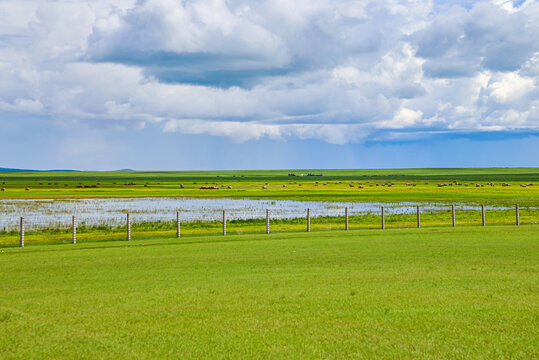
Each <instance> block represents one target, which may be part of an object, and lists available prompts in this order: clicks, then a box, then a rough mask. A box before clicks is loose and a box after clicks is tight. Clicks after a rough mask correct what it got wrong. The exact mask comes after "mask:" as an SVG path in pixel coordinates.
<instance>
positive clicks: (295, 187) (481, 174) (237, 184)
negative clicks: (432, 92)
mask: <svg viewBox="0 0 539 360" xmlns="http://www.w3.org/2000/svg"><path fill="white" fill-rule="evenodd" d="M309 172H310V173H315V174H319V173H322V174H323V175H324V176H321V177H318V176H312V177H308V176H303V177H301V176H294V177H289V176H287V174H288V173H295V174H301V173H303V174H307V173H309ZM490 181H492V182H494V183H495V186H494V187H490V186H486V187H480V188H476V187H475V186H474V185H473V184H471V183H472V182H473V183H481V184H483V185H485V184H486V183H487V182H490ZM317 182H318V184H317ZM389 182H390V183H392V184H393V185H392V186H391V187H384V186H382V184H384V183H389ZM453 182H459V183H462V184H464V183H467V184H468V185H469V186H468V187H464V186H463V185H462V186H456V185H455V184H453ZM504 182H505V183H511V184H512V185H513V186H508V187H502V183H504ZM535 182H539V168H463V169H380V170H376V169H367V170H246V171H240V170H237V171H170V172H145V171H133V172H64V173H62V172H27V173H0V187H2V188H5V190H4V191H0V199H71V198H100V197H103V198H110V197H202V198H253V199H292V200H294V199H297V200H320V201H382V202H402V201H407V202H425V201H430V202H433V201H439V202H453V201H454V202H478V203H503V204H511V203H517V202H518V203H522V205H531V204H537V203H538V202H539V184H534V185H533V186H528V187H521V186H520V185H523V184H529V183H535ZM266 183H268V184H266ZM359 183H361V184H362V185H363V186H364V188H363V189H359V188H358V185H359ZM412 183H413V185H415V186H407V185H406V184H412ZM437 183H444V184H448V186H446V187H437ZM300 184H301V186H300ZM323 184H326V185H323ZM349 184H353V185H354V186H353V187H349ZM375 184H378V186H374V185H375ZM449 184H452V186H449ZM181 185H183V186H184V187H183V188H181ZM222 185H225V186H224V187H222ZM283 185H286V187H283ZM369 185H373V187H370V186H369ZM77 186H79V187H77ZM201 186H217V187H219V189H215V190H201V189H200V187H201ZM228 186H231V187H232V188H231V189H229V188H228ZM263 186H267V189H263V188H262V187H263ZM26 189H28V190H26Z"/></svg>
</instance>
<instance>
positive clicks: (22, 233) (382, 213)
mask: <svg viewBox="0 0 539 360" xmlns="http://www.w3.org/2000/svg"><path fill="white" fill-rule="evenodd" d="M486 219H487V218H486V210H485V206H484V205H481V225H482V226H486ZM221 222H222V235H223V236H226V235H227V213H226V210H222V220H221ZM514 223H515V224H516V225H517V226H518V225H520V208H519V205H518V204H517V205H515V222H514ZM19 225H20V226H19V234H20V242H19V246H20V247H24V245H25V218H24V217H20V224H19ZM265 225H266V231H265V232H266V234H269V233H270V210H269V209H266V217H265ZM306 225H307V226H306V231H307V232H310V231H311V209H309V208H308V209H306ZM349 225H350V220H349V212H348V208H345V209H344V223H343V228H342V229H343V230H345V231H347V230H349V228H350V227H349ZM415 225H416V226H417V228H421V207H420V206H419V205H417V206H416V224H415ZM379 226H380V228H381V229H385V228H386V214H385V208H384V206H382V207H381V208H380V225H379ZM451 226H452V227H456V226H457V221H456V209H455V205H451ZM71 228H72V229H71V230H72V239H71V242H72V243H73V244H76V243H77V218H76V216H73V217H72V224H71ZM131 236H132V232H131V214H130V213H127V214H126V240H127V241H130V240H131ZM176 237H177V238H180V237H181V217H180V211H177V212H176Z"/></svg>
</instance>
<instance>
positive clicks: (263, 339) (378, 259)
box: [0, 226, 539, 359]
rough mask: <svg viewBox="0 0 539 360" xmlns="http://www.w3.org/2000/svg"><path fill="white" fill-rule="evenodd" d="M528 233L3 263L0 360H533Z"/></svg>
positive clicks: (121, 249) (335, 236) (192, 241)
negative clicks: (80, 359) (204, 359)
mask: <svg viewBox="0 0 539 360" xmlns="http://www.w3.org/2000/svg"><path fill="white" fill-rule="evenodd" d="M538 258H539V241H538V237H537V228H536V227H533V226H526V227H519V228H517V227H515V226H492V227H486V228H482V227H468V228H456V229H452V228H431V229H391V230H386V231H382V230H372V231H349V232H342V231H341V232H322V231H319V232H314V233H310V234H307V233H302V234H299V233H297V234H270V235H269V236H268V235H234V236H227V237H226V238H223V237H204V236H198V237H192V238H186V239H173V238H168V239H167V238H140V239H138V240H135V241H131V242H129V243H128V242H125V241H118V242H108V243H87V244H77V245H58V246H32V247H27V248H23V249H18V248H7V249H4V250H3V252H2V253H0V284H2V285H1V289H2V291H0V333H1V334H2V335H1V336H0V358H2V359H28V358H35V359H39V358H47V359H49V358H57V359H61V358H65V359H68V358H69V359H72V358H82V359H96V358H101V359H106V358H111V359H112V358H114V359H119V358H140V359H154V358H183V359H200V358H215V359H217V358H219V359H222V358H243V359H245V358H257V359H258V358H260V359H269V358H279V359H299V358H302V359H321V358H335V359H336V358H339V359H344V358H368V359H387V358H402V359H442V358H444V359H472V358H473V359H537V358H538V357H539V347H538V343H539V338H538V331H539V321H538V313H539V312H538V311H539V306H538V304H539V296H538V294H539V292H538V290H539V287H538V285H539V280H538V279H539V278H538V277H537V273H538V271H539V264H538V262H537V259H538Z"/></svg>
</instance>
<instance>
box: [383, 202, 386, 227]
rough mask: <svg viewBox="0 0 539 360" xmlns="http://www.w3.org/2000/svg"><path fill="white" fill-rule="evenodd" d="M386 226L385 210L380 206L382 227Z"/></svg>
mask: <svg viewBox="0 0 539 360" xmlns="http://www.w3.org/2000/svg"><path fill="white" fill-rule="evenodd" d="M385 228H386V219H385V212H384V207H383V206H382V229H385Z"/></svg>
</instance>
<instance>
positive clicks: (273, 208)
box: [0, 197, 505, 231]
mask: <svg viewBox="0 0 539 360" xmlns="http://www.w3.org/2000/svg"><path fill="white" fill-rule="evenodd" d="M416 205H417V204H415V203H379V202H362V203H358V202H324V201H293V200H252V199H193V198H161V197H148V198H109V199H73V200H47V199H17V200H0V230H4V231H6V230H14V229H17V226H18V222H19V217H20V216H24V217H25V222H26V224H27V225H26V227H27V228H29V229H39V228H45V227H65V226H69V225H70V224H71V216H72V215H76V216H77V220H78V222H79V223H85V224H86V225H103V224H106V225H120V224H124V223H125V213H127V212H130V213H131V214H132V215H131V218H132V221H133V222H139V221H160V220H161V221H162V220H165V221H167V220H174V219H175V218H176V211H178V210H179V211H181V218H182V221H186V222H190V221H196V220H204V221H209V220H221V218H222V210H226V211H227V219H229V220H234V219H255V218H264V217H265V216H266V209H269V211H270V216H271V218H273V219H291V218H298V217H304V216H305V215H306V210H307V208H309V209H311V216H312V217H317V216H344V208H346V207H347V208H348V212H349V214H350V215H363V214H368V213H379V212H380V207H381V206H384V207H385V209H386V214H388V215H390V214H397V213H413V212H415V211H416V207H415V206H416ZM420 205H421V211H436V210H442V209H449V208H450V205H448V204H440V203H423V204H420ZM489 208H492V207H489ZM457 209H459V210H467V209H478V205H473V204H472V205H470V204H459V205H457ZM496 209H505V208H503V207H497V208H496Z"/></svg>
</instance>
